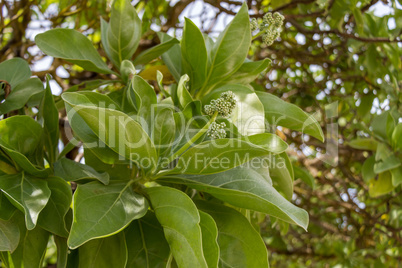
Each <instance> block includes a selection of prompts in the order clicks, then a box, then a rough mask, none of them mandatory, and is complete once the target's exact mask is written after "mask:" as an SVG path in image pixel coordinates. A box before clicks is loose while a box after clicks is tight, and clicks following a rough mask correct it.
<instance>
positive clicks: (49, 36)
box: [35, 28, 112, 73]
mask: <svg viewBox="0 0 402 268" xmlns="http://www.w3.org/2000/svg"><path fill="white" fill-rule="evenodd" d="M35 42H36V45H37V46H38V47H39V48H40V49H41V50H42V51H43V52H45V53H46V54H47V55H49V56H52V57H56V58H62V59H65V60H68V61H69V62H72V63H74V64H77V65H79V66H81V67H82V68H84V69H85V70H88V71H93V72H98V73H112V71H111V70H109V68H108V67H107V65H106V63H105V62H104V61H103V60H102V58H101V56H100V55H99V54H98V52H97V51H96V49H95V48H94V47H93V45H92V42H91V41H89V39H88V38H86V37H85V36H84V35H83V34H81V33H80V32H78V31H76V30H73V29H61V28H57V29H52V30H49V31H46V32H44V33H41V34H38V35H37V36H36V37H35ZM77 48H79V49H77Z"/></svg>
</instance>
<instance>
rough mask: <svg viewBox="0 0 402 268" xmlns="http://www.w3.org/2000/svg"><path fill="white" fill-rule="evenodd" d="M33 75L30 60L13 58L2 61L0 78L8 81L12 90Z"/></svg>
mask: <svg viewBox="0 0 402 268" xmlns="http://www.w3.org/2000/svg"><path fill="white" fill-rule="evenodd" d="M30 77H31V69H30V68H29V64H28V62H26V61H25V60H24V59H22V58H12V59H10V60H6V61H3V62H2V63H0V80H5V81H7V82H8V83H9V84H10V86H11V90H13V89H14V87H15V86H16V85H18V84H19V83H21V82H23V81H25V80H27V79H29V78H30Z"/></svg>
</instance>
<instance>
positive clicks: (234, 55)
mask: <svg viewBox="0 0 402 268" xmlns="http://www.w3.org/2000/svg"><path fill="white" fill-rule="evenodd" d="M250 42H251V31H250V23H249V16H248V8H247V5H246V4H243V5H242V7H241V9H240V10H239V12H238V13H237V15H236V16H235V17H234V19H233V20H232V22H231V23H230V24H229V25H228V26H227V27H226V28H225V30H224V31H223V32H222V33H221V34H220V35H219V37H218V40H216V42H215V43H214V46H213V47H212V51H211V64H210V66H208V68H209V72H208V77H207V80H206V84H204V87H205V86H206V85H207V86H208V87H212V86H213V85H215V84H217V83H219V82H220V81H221V80H222V78H225V77H228V76H229V75H231V74H233V73H234V72H236V71H237V70H238V69H239V68H240V66H241V65H242V64H243V62H244V59H245V58H246V57H247V53H248V49H249V47H250Z"/></svg>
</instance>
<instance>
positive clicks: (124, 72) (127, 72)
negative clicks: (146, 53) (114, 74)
mask: <svg viewBox="0 0 402 268" xmlns="http://www.w3.org/2000/svg"><path fill="white" fill-rule="evenodd" d="M135 73H136V70H135V67H134V65H133V63H132V62H131V61H129V60H123V61H122V62H121V66H120V74H121V78H122V80H123V81H124V82H125V83H126V84H128V83H129V81H131V79H132V78H133V77H134V75H135Z"/></svg>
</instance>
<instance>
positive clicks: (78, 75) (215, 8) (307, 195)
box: [0, 0, 402, 267]
mask: <svg viewBox="0 0 402 268" xmlns="http://www.w3.org/2000/svg"><path fill="white" fill-rule="evenodd" d="M242 2H243V1H230V0H228V1H210V0H204V1H198V0H197V1H194V0H185V1H170V2H165V1H163V0H149V1H133V2H132V4H133V5H134V6H135V8H136V10H137V12H138V13H139V15H140V17H142V20H143V25H142V32H143V35H142V40H141V41H140V43H139V49H138V50H137V52H136V55H134V57H136V56H137V55H139V54H140V53H141V52H142V51H144V50H145V49H147V48H151V47H154V46H156V45H158V44H159V43H160V42H161V39H160V37H158V35H157V34H156V33H155V32H156V31H162V32H167V33H169V34H171V35H176V36H177V37H178V38H179V39H180V37H181V35H182V32H183V26H184V16H186V17H189V18H190V19H192V20H193V21H194V22H195V23H196V24H197V25H198V27H199V28H200V29H201V30H202V31H203V32H204V33H206V34H209V35H210V36H211V37H216V36H217V33H219V32H220V31H222V29H223V28H224V26H225V25H226V24H227V23H228V22H229V21H230V20H231V18H232V17H233V15H235V14H236V13H237V11H238V10H239V9H240V6H241V4H242ZM246 3H247V5H248V7H249V14H250V17H251V18H256V19H257V21H258V22H259V23H260V22H261V21H262V18H263V16H264V14H265V13H266V12H276V11H277V12H280V13H281V14H283V16H284V17H285V19H284V26H283V31H282V32H281V34H280V38H279V39H278V40H277V41H276V42H274V43H273V44H272V45H271V46H268V47H267V46H266V45H264V44H263V42H262V36H259V37H257V38H255V39H254V40H253V43H252V48H251V50H250V52H249V58H250V59H252V60H254V61H257V60H263V59H266V58H268V59H271V60H272V62H271V65H270V67H269V68H268V70H267V71H265V72H263V73H261V74H260V76H259V78H258V79H257V80H256V81H255V82H254V84H253V87H254V88H255V89H256V91H266V92H269V93H272V94H274V95H276V96H278V97H280V98H282V99H283V100H284V101H286V102H290V103H294V104H296V105H297V106H299V107H301V108H302V109H303V110H304V111H307V112H308V113H310V114H314V116H315V117H316V118H317V119H318V121H319V122H320V124H321V127H322V128H323V131H324V134H325V135H326V142H325V143H321V142H320V141H318V140H316V139H314V138H312V137H309V135H304V136H301V135H300V133H299V132H293V131H291V130H289V129H287V128H280V127H279V128H278V129H277V130H276V132H277V134H278V135H279V136H281V137H282V138H283V139H284V140H286V141H287V142H288V143H289V144H290V145H291V146H290V149H289V151H288V153H289V154H290V155H291V156H292V157H291V161H292V165H293V168H294V173H295V178H297V180H295V182H294V195H293V202H294V203H295V204H296V205H298V206H299V207H302V208H304V209H305V210H306V211H307V212H308V213H309V215H310V225H309V227H308V232H305V231H304V230H302V229H301V228H296V227H294V226H289V225H288V224H284V223H282V222H277V221H274V220H272V219H271V220H270V219H269V218H266V219H261V220H260V229H261V233H262V234H263V237H264V241H265V243H266V246H267V248H268V252H269V255H270V263H271V265H272V267H335V266H336V265H338V266H337V267H397V266H398V264H400V263H401V262H402V258H401V255H402V246H401V245H402V236H401V234H402V195H401V182H402V166H401V162H402V125H401V122H402V104H401V102H402V93H401V89H402V71H401V70H402V6H401V4H402V3H400V2H398V1H392V0H388V1H387V0H383V1H378V0H371V1H370V0H263V1H260V0H257V1H251V0H249V1H246ZM109 4H110V3H108V1H94V0H76V1H72V0H62V1H53V0H48V1H40V0H33V1H29V0H20V1H8V0H4V1H2V2H1V3H0V10H1V13H0V15H1V22H0V62H3V61H5V60H7V59H10V58H13V57H21V58H24V59H26V60H27V61H28V62H29V64H30V65H31V67H32V69H33V73H32V74H33V75H34V76H35V75H36V76H38V77H39V78H40V79H41V80H42V81H44V80H45V75H46V74H50V75H51V76H52V80H51V85H52V90H53V91H54V92H53V94H56V95H60V93H61V92H62V91H66V90H67V89H69V88H71V87H73V86H78V87H84V86H93V87H94V88H96V87H99V86H102V87H101V89H100V91H102V90H103V89H105V88H106V87H108V85H100V84H97V83H96V80H97V79H112V78H113V74H99V73H95V72H90V71H83V69H81V68H80V67H78V66H77V65H72V64H71V63H69V62H67V61H65V60H61V59H54V58H52V57H49V56H46V55H44V54H43V52H41V51H40V50H39V49H38V47H37V46H36V45H35V42H34V37H35V35H36V34H38V33H41V32H44V31H45V30H48V29H53V28H59V27H62V28H71V29H76V30H78V31H80V32H82V33H83V34H85V35H86V36H88V38H89V39H90V40H91V41H92V42H93V44H94V46H95V47H96V48H98V50H99V52H100V53H101V55H102V53H104V52H103V50H101V49H100V48H101V46H102V45H101V41H100V37H101V31H100V29H101V25H100V20H99V17H101V18H103V19H105V20H108V18H109V14H110V9H109V6H110V5H109ZM105 7H107V8H105ZM239 38H240V37H239ZM234 42H236V40H234ZM102 56H104V57H105V56H106V55H105V54H103V55H102ZM109 65H111V64H110V63H109ZM161 66H162V62H161V60H160V59H156V60H153V61H152V62H151V63H149V64H148V65H147V66H146V68H145V71H144V72H143V73H142V74H141V76H142V77H143V78H145V79H147V80H149V81H150V83H152V82H154V83H155V84H156V77H155V70H161V71H162V72H163V73H164V82H166V83H169V81H173V76H172V75H173V74H169V71H168V70H165V69H163V68H162V67H161ZM147 70H148V71H147ZM1 71H3V70H1ZM257 71H258V70H257ZM89 81H90V83H89ZM87 82H88V83H87ZM84 84H85V85H84ZM58 88H59V89H60V90H59V92H56V91H57V90H56V89H58ZM1 90H2V94H3V95H4V94H5V92H6V91H5V90H6V89H5V88H2V89H1ZM3 99H4V98H3ZM0 105H1V104H0ZM1 108H2V109H7V107H1ZM282 108H283V109H287V108H286V103H284V105H283V107H282ZM64 123H65V120H64V119H63V118H61V119H60V127H61V128H63V127H64ZM62 139H63V142H64V143H65V144H66V143H67V142H68V140H67V137H62ZM68 157H69V158H70V159H76V160H77V159H80V157H82V154H81V153H80V152H79V150H78V148H77V149H76V150H73V151H72V152H70V153H69V155H68Z"/></svg>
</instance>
